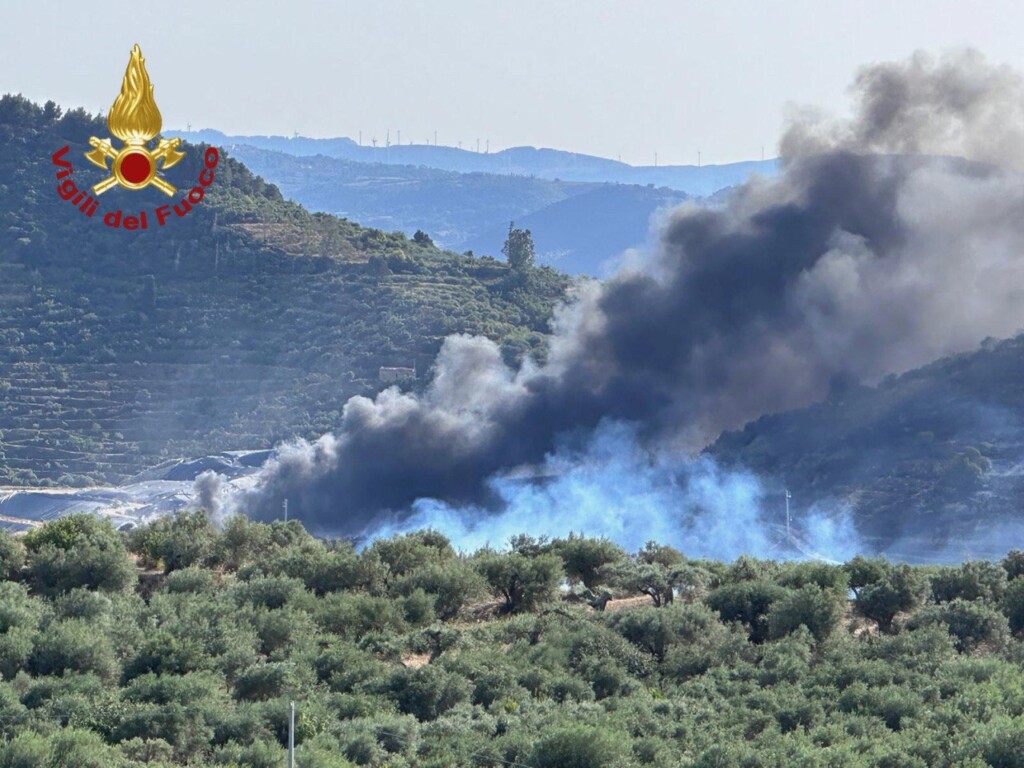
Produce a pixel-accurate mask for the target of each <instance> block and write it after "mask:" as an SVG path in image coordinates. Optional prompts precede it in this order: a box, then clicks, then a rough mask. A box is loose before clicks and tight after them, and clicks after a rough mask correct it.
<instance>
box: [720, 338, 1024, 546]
mask: <svg viewBox="0 0 1024 768" xmlns="http://www.w3.org/2000/svg"><path fill="white" fill-rule="evenodd" d="M1022 381H1024V336H1018V337H1017V338H1014V339H1010V340H1007V341H1003V342H998V343H997V342H994V341H987V342H986V343H984V344H983V345H982V347H981V348H980V349H979V350H977V351H975V352H971V353H967V354H962V355H958V356H955V357H950V358H946V359H943V360H939V361H937V362H935V363H932V364H931V365H928V366H925V367H923V368H920V369H918V370H914V371H910V372H908V373H905V374H903V375H902V376H898V377H897V376H892V377H888V378H887V379H885V380H883V381H882V382H881V383H880V384H879V385H878V386H877V387H865V386H859V385H856V384H852V383H846V384H839V383H837V385H836V386H835V387H834V389H833V392H832V394H831V395H830V397H829V398H828V399H827V400H826V401H824V402H821V403H818V404H816V405H813V406H811V407H809V408H804V409H802V410H798V411H792V412H787V413H779V414H773V415H769V416H764V417H762V418H760V419H758V420H757V421H754V422H751V423H750V424H747V425H746V427H745V428H744V429H742V430H740V431H736V432H729V433H725V434H723V435H722V436H721V437H720V438H719V439H718V441H717V442H716V443H715V444H714V445H713V446H711V447H710V448H709V452H710V453H711V454H712V455H714V456H716V457H717V458H719V459H721V460H722V461H724V462H725V463H726V464H729V465H743V466H746V467H749V468H751V469H753V470H755V471H757V472H759V473H762V474H764V475H766V476H770V477H773V478H777V479H778V481H779V483H785V484H786V485H787V486H788V487H789V489H790V491H791V492H792V493H793V497H794V499H793V504H794V510H796V514H798V515H799V512H800V510H802V509H807V508H808V507H810V506H811V505H813V504H815V503H821V504H826V505H828V504H834V503H835V502H837V501H838V502H844V503H848V504H849V505H850V506H851V507H852V509H853V511H854V515H855V519H856V520H857V523H858V527H859V528H860V529H861V530H870V531H872V532H875V535H876V536H877V540H875V541H872V542H870V543H871V544H872V545H873V547H875V548H877V549H878V550H881V551H889V552H890V553H891V554H892V555H893V556H899V557H902V558H904V559H907V558H909V559H911V560H913V559H914V557H915V556H917V555H918V554H921V553H926V552H927V553H930V554H931V556H932V557H933V558H934V557H936V556H937V553H941V552H943V551H944V550H945V551H948V552H952V553H955V554H956V555H958V556H970V555H974V556H979V555H981V554H984V553H983V552H979V551H977V550H975V551H972V552H964V551H961V550H960V548H959V546H958V542H959V541H960V540H961V539H966V538H967V537H970V539H971V540H972V541H974V542H980V543H979V544H976V545H975V546H980V547H983V548H984V549H985V551H997V550H998V549H999V548H1001V547H1002V548H1005V546H1006V543H1007V540H1008V537H1011V539H1016V538H1017V537H1019V536H1020V534H1021V529H1020V518H1019V510H1020V509H1021V504H1022V502H1024V423H1022V414H1024V388H1022V386H1021V382H1022ZM779 493H780V497H779V498H780V503H779V505H780V508H781V488H780V489H779Z"/></svg>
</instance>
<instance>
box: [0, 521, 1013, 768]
mask: <svg viewBox="0 0 1024 768" xmlns="http://www.w3.org/2000/svg"><path fill="white" fill-rule="evenodd" d="M1022 562H1024V554H1022V553H1020V552H1012V553H1010V555H1008V556H1007V557H1006V559H1005V560H1003V561H1002V562H1001V563H991V562H968V563H965V564H963V565H961V566H956V567H935V566H929V567H910V566H903V565H896V564H891V563H888V562H886V561H884V560H880V559H864V558H857V559H855V560H853V561H851V562H850V563H847V564H846V565H829V564H825V563H814V562H806V563H777V562H770V561H759V560H754V559H750V558H741V559H739V560H737V561H736V562H734V563H731V564H724V563H718V562H711V561H701V560H691V559H688V558H686V557H685V556H684V555H683V554H682V553H680V552H679V551H677V550H675V549H672V548H671V547H666V546H662V545H658V544H655V543H650V544H648V545H647V546H645V547H644V548H643V549H642V550H641V551H639V552H636V553H626V552H624V551H622V550H621V549H620V548H619V547H616V546H615V545H614V544H612V543H610V542H608V541H605V540H595V539H588V538H586V537H582V536H571V537H569V538H567V539H560V540H555V541H546V540H543V539H540V540H538V539H533V538H530V537H528V536H520V537H516V538H515V539H513V540H512V542H511V547H510V549H509V550H508V551H501V552H499V551H494V550H482V551H479V552H476V553H460V552H457V551H456V550H455V549H453V547H452V546H451V544H450V543H449V542H448V541H447V540H446V539H445V538H444V537H443V536H441V535H440V534H438V533H436V532H431V531H424V532H420V533H413V534H408V535H405V536H399V537H396V538H392V539H388V540H380V541H376V542H374V543H373V544H372V545H370V546H368V547H366V548H365V549H363V550H361V551H357V550H356V549H354V548H353V547H352V546H351V545H350V544H349V543H346V542H337V541H322V540H318V539H315V538H313V537H312V536H310V535H309V534H307V533H306V531H304V530H303V528H302V526H301V525H300V524H299V523H297V522H295V521H292V522H289V523H281V522H277V523H272V524H269V525H264V524H255V523H251V522H249V521H248V520H246V519H245V518H243V517H235V518H231V519H229V520H227V521H226V522H225V524H224V525H223V526H222V527H220V528H217V527H215V526H213V525H212V524H210V522H209V521H208V520H207V519H206V518H205V516H204V515H203V513H202V512H189V513H182V514H179V515H178V516H176V517H173V518H166V519H162V520H159V521H156V522H154V523H153V524H151V525H149V526H147V527H143V528H139V529H136V530H134V531H132V532H130V533H128V534H123V533H119V532H117V531H115V530H113V529H112V528H111V527H110V526H109V525H108V524H107V523H106V522H103V521H100V520H97V519H94V518H90V517H84V516H75V517H69V518H65V519H62V520H59V521H56V522H51V523H47V524H46V525H45V526H43V527H41V528H38V529H36V530H34V531H32V532H31V533H29V534H28V535H26V536H23V537H20V538H13V537H10V536H7V535H3V534H0V564H2V565H3V571H2V575H3V578H2V579H0V766H2V767H3V768H8V767H12V768H13V767H14V766H44V765H45V766H69V768H70V767H71V766H87V767H88V766H97V768H98V767H99V766H103V767H104V768H109V767H111V766H113V767H114V768H129V767H130V766H142V765H149V766H156V767H157V768H159V767H160V766H165V767H166V766H180V765H189V766H207V767H212V766H260V767H262V766H267V768H270V767H272V766H273V767H275V768H276V767H277V766H280V765H282V764H283V760H284V746H283V745H284V744H285V742H286V738H287V703H288V701H290V700H295V701H297V702H298V713H299V715H298V721H297V745H298V746H297V760H298V765H299V766H302V767H303V768H313V767H320V766H324V767H326V766H333V767H335V768H337V766H377V767H381V768H383V767H385V766H388V767H390V768H399V767H401V768H427V767H430V768H442V767H445V768H446V767H447V766H472V767H473V768H500V767H501V766H506V765H510V764H515V765H521V766H533V767H534V768H545V767H547V766H551V767H555V766H557V767H558V768H567V767H569V768H604V767H607V768H612V767H613V766H614V767H615V768H621V767H625V768H630V767H634V768H639V767H640V766H665V767H668V766H673V767H675V766H694V767H697V766H702V767H704V766H723V767H724V766H728V767H729V768H732V766H750V767H751V768H754V767H758V766H765V767H768V766H772V767H778V768H782V767H783V766H787V767H788V766H793V765H799V766H822V767H823V768H824V767H825V766H839V765H842V766H940V767H941V766H950V767H951V768H952V766H958V767H962V766H971V767H972V768H982V767H983V766H992V767H993V768H1011V767H1014V766H1020V765H1022V762H1021V755H1022V754H1024V751H1022V747H1024V735H1022V734H1024V666H1022V664H1021V662H1022V661H1024V637H1022V635H1021V633H1022V631H1024V630H1022V624H1024V619H1022V618H1021V617H1022V616H1024V608H1022V605H1024V577H1022V574H1021V572H1020V570H1021V563H1022ZM645 569H646V571H647V572H651V573H657V574H658V577H657V578H658V579H662V578H663V579H666V580H668V581H669V582H672V583H673V586H672V587H662V588H660V589H659V590H656V591H652V590H651V589H649V588H647V587H648V586H649V585H648V583H647V582H646V581H645V580H643V579H638V578H637V575H636V574H637V573H638V572H641V571H644V570H645ZM594 588H597V589H599V590H600V591H601V592H602V593H603V594H604V595H605V597H607V598H610V599H606V600H603V601H594V600H592V598H593V597H594V594H595V593H594V591H593V590H594ZM669 594H671V595H672V597H671V598H670V597H668V595H669ZM588 602H590V603H592V604H593V603H597V607H596V609H595V607H591V605H588V604H587V603H588Z"/></svg>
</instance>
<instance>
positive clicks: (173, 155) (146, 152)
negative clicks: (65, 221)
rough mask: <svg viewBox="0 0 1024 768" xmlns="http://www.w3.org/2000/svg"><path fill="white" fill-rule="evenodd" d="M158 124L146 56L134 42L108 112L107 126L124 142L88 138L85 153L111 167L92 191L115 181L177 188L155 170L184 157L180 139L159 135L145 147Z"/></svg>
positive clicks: (169, 191)
mask: <svg viewBox="0 0 1024 768" xmlns="http://www.w3.org/2000/svg"><path fill="white" fill-rule="evenodd" d="M161 124H162V118H161V117H160V110H159V109H158V108H157V106H156V101H155V100H154V99H153V84H152V83H150V82H149V73H147V72H146V60H145V59H144V58H142V49H141V48H139V45H138V43H136V44H135V47H134V48H132V53H131V58H129V59H128V69H126V70H125V73H124V80H122V81H121V93H119V94H118V96H117V99H116V100H115V101H114V106H113V107H111V108H110V114H109V115H107V127H108V128H109V129H110V132H111V133H112V134H113V135H114V136H116V137H117V138H119V139H120V140H121V141H123V142H124V146H123V147H122V148H121V149H114V146H113V145H112V144H111V142H110V139H97V138H96V137H95V136H93V137H92V138H90V139H89V146H91V147H93V150H92V152H86V153H85V156H86V157H87V158H88V159H89V161H90V162H92V163H93V164H94V165H98V166H99V167H100V168H103V169H104V170H109V171H110V176H109V177H107V178H106V179H104V180H103V181H101V182H100V183H99V184H97V185H95V186H94V187H93V188H92V191H93V194H95V195H102V194H103V193H104V192H106V191H107V190H108V189H110V188H111V187H113V186H115V185H119V186H121V187H124V188H125V189H132V190H135V189H144V188H146V187H148V186H149V185H150V184H152V185H153V186H154V187H156V188H157V189H159V190H160V191H161V192H163V193H164V194H166V195H173V194H174V193H175V192H176V191H177V190H176V189H175V188H174V187H173V186H172V185H171V184H169V183H167V181H166V180H164V179H162V178H161V177H160V176H158V175H157V171H158V170H165V169H167V168H170V167H171V166H172V165H176V164H177V163H179V162H180V161H181V159H182V158H183V157H185V153H184V152H179V151H178V146H179V145H180V144H181V139H170V140H167V139H160V141H159V143H158V144H157V146H156V148H155V149H148V148H147V147H146V144H147V143H148V142H150V141H152V140H153V139H154V138H156V136H157V135H158V134H159V133H160V127H161ZM107 160H112V161H113V163H112V165H110V166H108V165H107Z"/></svg>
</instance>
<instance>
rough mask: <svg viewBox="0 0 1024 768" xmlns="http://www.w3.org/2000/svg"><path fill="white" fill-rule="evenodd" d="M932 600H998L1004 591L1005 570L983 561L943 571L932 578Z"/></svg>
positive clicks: (942, 601)
mask: <svg viewBox="0 0 1024 768" xmlns="http://www.w3.org/2000/svg"><path fill="white" fill-rule="evenodd" d="M931 585H932V597H933V599H934V600H935V602H937V603H948V602H952V601H953V600H992V601H999V600H1001V599H1002V597H1003V592H1004V591H1005V590H1006V571H1005V570H1003V568H1002V567H1000V566H998V565H995V564H993V563H989V562H986V561H984V560H981V561H975V562H970V563H964V564H963V565H961V566H960V567H959V568H943V569H942V570H940V571H939V572H938V573H937V574H935V575H934V576H932V579H931Z"/></svg>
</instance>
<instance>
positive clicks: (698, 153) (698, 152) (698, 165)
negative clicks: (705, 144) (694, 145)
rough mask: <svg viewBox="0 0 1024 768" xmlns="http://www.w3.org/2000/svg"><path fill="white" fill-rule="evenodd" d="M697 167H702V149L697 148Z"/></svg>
mask: <svg viewBox="0 0 1024 768" xmlns="http://www.w3.org/2000/svg"><path fill="white" fill-rule="evenodd" d="M697 167H698V168H700V150H699V149H698V150H697Z"/></svg>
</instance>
